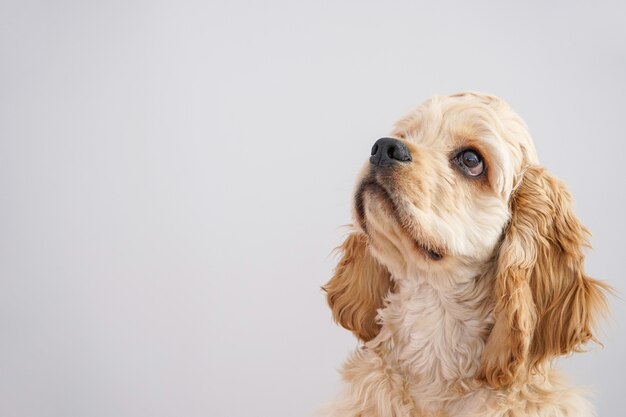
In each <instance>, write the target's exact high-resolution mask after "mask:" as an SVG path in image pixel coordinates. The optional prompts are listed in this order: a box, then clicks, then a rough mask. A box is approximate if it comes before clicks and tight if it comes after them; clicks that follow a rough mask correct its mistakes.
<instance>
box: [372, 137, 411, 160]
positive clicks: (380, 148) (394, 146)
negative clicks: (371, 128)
mask: <svg viewBox="0 0 626 417" xmlns="http://www.w3.org/2000/svg"><path fill="white" fill-rule="evenodd" d="M410 160H411V154H410V153H409V148H407V146H406V145H405V144H404V143H402V142H400V141H399V140H397V139H391V138H381V139H378V140H377V141H376V143H374V146H373V147H372V156H371V157H370V163H371V164H372V165H376V166H389V165H393V164H395V163H397V162H407V161H410Z"/></svg>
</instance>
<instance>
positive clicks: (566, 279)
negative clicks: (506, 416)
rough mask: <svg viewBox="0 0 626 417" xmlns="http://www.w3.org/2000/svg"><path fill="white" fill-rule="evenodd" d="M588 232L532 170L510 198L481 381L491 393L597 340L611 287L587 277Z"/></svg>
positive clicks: (543, 175) (542, 174) (565, 196)
mask: <svg viewBox="0 0 626 417" xmlns="http://www.w3.org/2000/svg"><path fill="white" fill-rule="evenodd" d="M588 236H589V232H588V231H587V229H586V228H585V227H584V226H583V225H582V224H581V223H580V221H579V220H578V218H577V217H576V216H575V215H574V213H573V212H572V208H571V196H570V194H569V193H568V191H567V190H566V189H565V186H564V184H563V183H562V182H561V181H559V180H557V179H555V178H554V177H552V176H551V175H549V174H548V173H547V172H546V171H545V170H544V169H543V168H541V167H529V168H528V169H527V170H526V172H525V173H524V177H523V179H522V181H521V184H520V185H519V187H518V188H517V189H516V191H515V193H514V195H513V196H512V198H511V221H510V223H509V225H508V228H507V230H506V231H505V235H504V238H503V241H502V243H501V247H500V250H499V254H498V257H497V265H496V272H495V274H496V275H495V283H494V295H495V316H496V319H495V324H494V327H493V329H492V331H491V334H490V336H489V339H488V340H487V344H486V346H485V349H484V351H483V356H482V372H481V375H482V376H483V377H484V379H485V380H486V381H487V382H488V384H489V385H491V386H492V387H506V386H510V385H512V384H515V383H517V382H523V381H524V377H526V376H527V375H528V373H529V372H533V370H534V369H535V368H536V367H537V366H540V365H541V364H542V363H543V362H544V361H545V360H546V359H549V358H552V357H555V356H558V355H565V354H568V353H570V352H573V351H577V350H579V349H580V347H581V344H583V343H585V342H587V341H589V340H595V339H594V336H593V333H592V330H593V326H594V323H595V319H596V318H597V315H598V313H601V312H604V311H605V310H606V307H607V304H606V298H605V295H604V292H605V290H608V289H609V287H608V286H607V285H606V284H603V283H602V282H600V281H596V280H594V279H592V278H589V277H588V276H586V275H585V272H584V269H583V261H584V254H583V249H584V248H585V247H586V246H588V243H587V238H588Z"/></svg>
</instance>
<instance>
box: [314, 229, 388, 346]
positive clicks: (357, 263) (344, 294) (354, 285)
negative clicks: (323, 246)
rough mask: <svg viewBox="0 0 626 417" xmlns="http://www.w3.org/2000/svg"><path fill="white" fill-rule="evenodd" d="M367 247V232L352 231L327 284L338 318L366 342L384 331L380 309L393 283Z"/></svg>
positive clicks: (333, 308)
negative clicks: (378, 317)
mask: <svg viewBox="0 0 626 417" xmlns="http://www.w3.org/2000/svg"><path fill="white" fill-rule="evenodd" d="M367 246H368V238H367V236H366V235H365V234H362V233H352V234H350V235H349V236H348V237H347V238H346V240H345V241H344V242H343V244H342V245H341V246H340V247H339V248H337V249H338V250H339V251H340V253H341V259H340V260H339V263H338V264H337V266H336V268H335V273H334V275H333V277H332V278H331V279H330V281H329V282H328V284H326V285H325V286H324V287H323V289H324V291H326V293H327V300H328V305H329V306H330V308H331V310H332V312H333V318H334V319H335V321H336V322H337V323H339V324H340V325H341V326H343V327H344V328H346V329H348V330H350V331H352V333H354V335H355V336H356V337H358V338H359V339H361V340H363V341H368V340H371V339H373V338H374V337H375V336H376V335H377V334H378V332H379V331H380V325H379V324H378V323H377V322H376V315H377V310H378V309H379V308H381V307H382V306H383V299H384V297H385V295H386V294H387V293H388V292H389V290H390V289H392V286H393V284H392V282H391V279H390V275H389V272H387V270H386V268H385V267H383V266H382V265H380V264H379V263H378V262H377V261H376V260H375V259H374V258H373V257H372V255H371V254H370V253H369V248H368V247H367Z"/></svg>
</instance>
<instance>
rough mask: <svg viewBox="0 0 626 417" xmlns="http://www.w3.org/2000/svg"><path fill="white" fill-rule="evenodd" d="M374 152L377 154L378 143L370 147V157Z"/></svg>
mask: <svg viewBox="0 0 626 417" xmlns="http://www.w3.org/2000/svg"><path fill="white" fill-rule="evenodd" d="M376 152H378V143H375V144H374V146H372V153H371V155H376Z"/></svg>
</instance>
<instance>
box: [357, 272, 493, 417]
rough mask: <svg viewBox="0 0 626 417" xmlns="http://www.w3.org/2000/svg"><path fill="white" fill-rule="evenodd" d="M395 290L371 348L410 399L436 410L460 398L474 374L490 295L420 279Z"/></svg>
mask: <svg viewBox="0 0 626 417" xmlns="http://www.w3.org/2000/svg"><path fill="white" fill-rule="evenodd" d="M398 287H399V288H398V291H397V292H396V293H394V294H391V295H390V298H389V304H388V306H387V307H386V308H385V309H383V310H382V311H381V313H380V318H381V320H382V322H383V330H382V331H381V333H380V335H379V337H378V338H377V339H376V340H374V341H373V342H372V344H371V345H372V348H374V349H375V350H377V351H378V352H379V353H382V356H383V358H384V361H385V362H386V363H387V364H388V366H389V367H390V368H392V369H394V370H395V371H396V372H398V373H400V374H402V375H403V376H404V378H405V379H406V381H407V386H408V387H409V390H410V392H411V394H412V396H413V397H415V398H420V399H421V401H420V402H422V403H423V405H431V406H433V407H435V408H439V407H440V406H442V405H444V403H447V402H449V401H450V400H453V399H459V394H461V393H462V392H463V391H467V390H468V388H469V386H468V384H470V383H471V381H473V380H474V379H475V376H476V374H477V372H478V367H479V365H480V356H481V354H482V350H483V348H484V345H485V340H486V338H487V335H488V332H489V328H490V326H491V323H492V321H493V320H492V319H491V317H490V316H491V314H490V306H489V300H488V297H487V294H489V291H488V290H487V288H484V289H483V288H482V286H478V285H476V283H475V282H469V283H467V284H464V285H463V286H460V287H458V288H455V290H454V291H452V290H442V289H436V288H434V287H433V286H432V285H430V284H429V283H427V282H423V281H422V282H420V281H419V280H406V281H402V282H399V283H398ZM368 346H369V344H368ZM376 346H378V347H376Z"/></svg>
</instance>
